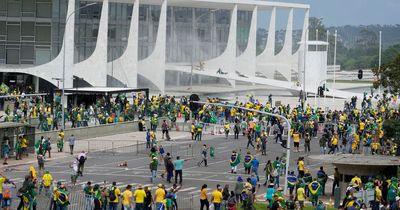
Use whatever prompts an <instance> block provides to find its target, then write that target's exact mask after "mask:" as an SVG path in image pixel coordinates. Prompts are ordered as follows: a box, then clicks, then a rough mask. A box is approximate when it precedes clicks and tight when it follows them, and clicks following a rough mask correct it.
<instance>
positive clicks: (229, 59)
mask: <svg viewBox="0 0 400 210" xmlns="http://www.w3.org/2000/svg"><path fill="white" fill-rule="evenodd" d="M236 29H237V5H236V4H235V6H234V7H233V9H232V14H231V21H230V26H229V35H228V36H229V37H228V43H227V45H226V48H225V51H224V52H223V53H222V54H221V55H220V56H218V57H216V58H214V59H211V60H208V61H205V62H204V69H205V71H211V72H217V71H218V69H221V70H222V71H223V72H226V73H228V74H232V75H234V74H236V73H235V71H236ZM229 83H230V84H231V85H232V86H235V81H233V80H230V81H229Z"/></svg>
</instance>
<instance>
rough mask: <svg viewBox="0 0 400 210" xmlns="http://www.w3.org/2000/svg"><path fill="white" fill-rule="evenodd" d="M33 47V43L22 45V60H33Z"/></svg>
mask: <svg viewBox="0 0 400 210" xmlns="http://www.w3.org/2000/svg"><path fill="white" fill-rule="evenodd" d="M33 49H34V48H33V45H21V60H22V59H26V60H33V59H34V58H35V57H34V52H33Z"/></svg>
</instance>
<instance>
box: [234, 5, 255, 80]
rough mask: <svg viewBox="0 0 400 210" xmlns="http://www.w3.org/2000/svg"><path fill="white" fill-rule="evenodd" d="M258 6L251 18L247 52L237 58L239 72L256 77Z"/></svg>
mask: <svg viewBox="0 0 400 210" xmlns="http://www.w3.org/2000/svg"><path fill="white" fill-rule="evenodd" d="M257 10H258V8H257V6H254V9H253V14H252V17H251V25H250V31H249V40H248V41H247V47H246V49H245V51H244V52H243V53H242V54H241V55H240V56H239V57H238V58H237V71H239V72H240V73H242V74H244V75H248V76H255V75H256V65H257V60H256V57H257V47H256V45H257Z"/></svg>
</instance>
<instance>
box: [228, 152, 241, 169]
mask: <svg viewBox="0 0 400 210" xmlns="http://www.w3.org/2000/svg"><path fill="white" fill-rule="evenodd" d="M239 163H240V154H236V155H232V156H231V160H230V164H231V166H232V167H235V166H237V165H239Z"/></svg>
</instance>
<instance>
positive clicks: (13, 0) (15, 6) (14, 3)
mask: <svg viewBox="0 0 400 210" xmlns="http://www.w3.org/2000/svg"><path fill="white" fill-rule="evenodd" d="M7 6H8V7H7V9H8V14H7V16H8V17H19V16H21V2H20V1H18V0H8V5H7Z"/></svg>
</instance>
